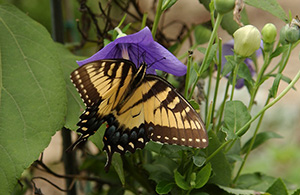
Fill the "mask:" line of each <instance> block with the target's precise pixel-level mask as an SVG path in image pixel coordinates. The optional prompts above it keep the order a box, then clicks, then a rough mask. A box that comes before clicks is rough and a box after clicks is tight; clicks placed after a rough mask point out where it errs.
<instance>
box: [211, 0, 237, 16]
mask: <svg viewBox="0 0 300 195" xmlns="http://www.w3.org/2000/svg"><path fill="white" fill-rule="evenodd" d="M234 5H235V0H215V9H216V10H217V12H218V13H220V14H226V13H227V12H229V11H231V10H233V8H234Z"/></svg>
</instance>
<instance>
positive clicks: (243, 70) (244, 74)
mask: <svg viewBox="0 0 300 195" xmlns="http://www.w3.org/2000/svg"><path fill="white" fill-rule="evenodd" d="M238 76H239V77H240V78H242V79H245V81H247V82H248V83H249V84H250V85H253V83H254V82H253V79H252V75H251V72H250V70H249V68H248V66H247V65H246V64H245V63H241V64H240V66H239V70H238Z"/></svg>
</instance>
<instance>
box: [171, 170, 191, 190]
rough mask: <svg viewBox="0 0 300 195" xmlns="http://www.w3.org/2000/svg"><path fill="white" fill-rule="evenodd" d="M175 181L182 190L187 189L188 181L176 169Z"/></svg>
mask: <svg viewBox="0 0 300 195" xmlns="http://www.w3.org/2000/svg"><path fill="white" fill-rule="evenodd" d="M174 178H175V183H176V185H177V186H178V187H180V188H181V189H183V190H189V189H190V186H189V184H188V182H187V181H186V180H185V178H184V176H182V175H181V174H180V173H179V172H178V171H177V170H175V172H174Z"/></svg>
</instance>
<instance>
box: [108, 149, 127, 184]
mask: <svg viewBox="0 0 300 195" xmlns="http://www.w3.org/2000/svg"><path fill="white" fill-rule="evenodd" d="M111 164H112V165H113V167H114V168H115V170H116V172H117V174H118V176H119V179H120V181H121V183H122V185H123V186H124V185H125V175H124V169H123V161H122V158H121V156H120V154H118V153H116V154H114V155H113V157H112V161H111Z"/></svg>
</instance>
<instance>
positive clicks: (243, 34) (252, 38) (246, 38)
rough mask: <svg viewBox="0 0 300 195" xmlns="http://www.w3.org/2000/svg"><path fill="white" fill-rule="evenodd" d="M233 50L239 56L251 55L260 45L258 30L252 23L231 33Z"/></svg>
mask: <svg viewBox="0 0 300 195" xmlns="http://www.w3.org/2000/svg"><path fill="white" fill-rule="evenodd" d="M233 37H234V47H233V48H234V52H235V54H237V55H239V56H241V57H248V56H251V55H252V54H253V53H254V52H255V51H256V50H258V49H259V47H260V41H261V40H260V37H261V36H260V32H259V30H258V29H257V28H256V27H255V26H252V25H246V26H243V27H241V28H239V29H237V30H236V31H235V32H234V33H233Z"/></svg>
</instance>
